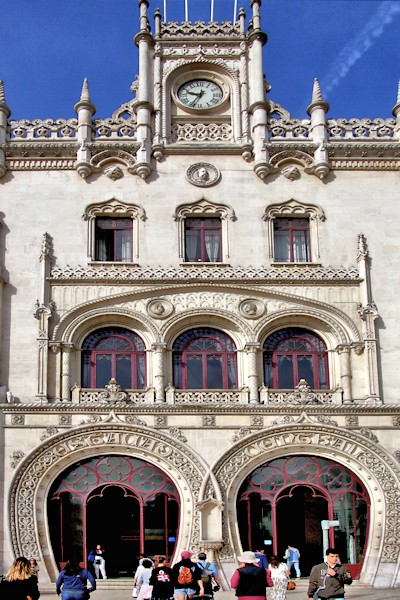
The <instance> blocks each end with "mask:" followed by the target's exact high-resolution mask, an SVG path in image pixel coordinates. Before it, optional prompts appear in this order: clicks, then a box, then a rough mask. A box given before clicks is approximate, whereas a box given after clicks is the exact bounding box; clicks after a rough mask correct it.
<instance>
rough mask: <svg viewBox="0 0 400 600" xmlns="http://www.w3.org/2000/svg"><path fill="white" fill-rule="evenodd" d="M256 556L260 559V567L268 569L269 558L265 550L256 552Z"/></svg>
mask: <svg viewBox="0 0 400 600" xmlns="http://www.w3.org/2000/svg"><path fill="white" fill-rule="evenodd" d="M254 553H255V555H256V556H257V558H259V559H260V562H259V563H258V564H259V566H260V567H262V568H263V569H268V558H267V557H266V556H265V550H264V548H262V549H261V550H255V552H254Z"/></svg>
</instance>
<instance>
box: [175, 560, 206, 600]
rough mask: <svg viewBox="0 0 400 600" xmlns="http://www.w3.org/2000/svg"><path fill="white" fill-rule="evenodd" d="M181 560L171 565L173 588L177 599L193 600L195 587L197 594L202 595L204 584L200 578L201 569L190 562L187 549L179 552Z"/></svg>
mask: <svg viewBox="0 0 400 600" xmlns="http://www.w3.org/2000/svg"><path fill="white" fill-rule="evenodd" d="M181 557H182V560H180V561H179V562H177V563H176V564H175V565H174V566H173V567H172V571H173V579H174V588H175V594H176V598H177V600H193V596H194V595H195V593H196V589H197V587H198V588H199V592H198V595H199V596H203V595H204V586H203V581H202V579H201V570H200V569H199V567H198V566H197V565H196V563H194V562H192V560H191V557H192V553H191V552H189V551H188V550H183V552H181Z"/></svg>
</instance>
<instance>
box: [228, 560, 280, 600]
mask: <svg viewBox="0 0 400 600" xmlns="http://www.w3.org/2000/svg"><path fill="white" fill-rule="evenodd" d="M237 560H238V562H239V563H241V564H240V565H239V568H238V569H236V571H235V572H234V574H233V575H232V579H231V588H233V589H234V590H236V596H237V597H238V598H239V600H265V599H266V597H267V587H269V586H271V583H272V582H271V575H270V573H269V571H268V569H263V568H261V567H260V566H259V564H258V563H259V562H260V559H259V558H257V556H256V555H255V553H254V552H251V551H250V550H247V551H246V552H243V554H241V555H240V556H238V557H237Z"/></svg>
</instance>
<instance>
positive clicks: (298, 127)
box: [269, 119, 311, 139]
mask: <svg viewBox="0 0 400 600" xmlns="http://www.w3.org/2000/svg"><path fill="white" fill-rule="evenodd" d="M269 128H270V137H271V138H282V139H283V138H286V139H288V138H295V139H298V138H300V139H307V138H308V137H309V136H310V131H311V122H310V120H309V119H304V120H300V119H271V121H270V122H269Z"/></svg>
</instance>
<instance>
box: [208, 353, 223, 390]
mask: <svg viewBox="0 0 400 600" xmlns="http://www.w3.org/2000/svg"><path fill="white" fill-rule="evenodd" d="M207 387H208V388H211V389H220V388H223V387H224V384H223V379H222V356H207Z"/></svg>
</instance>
